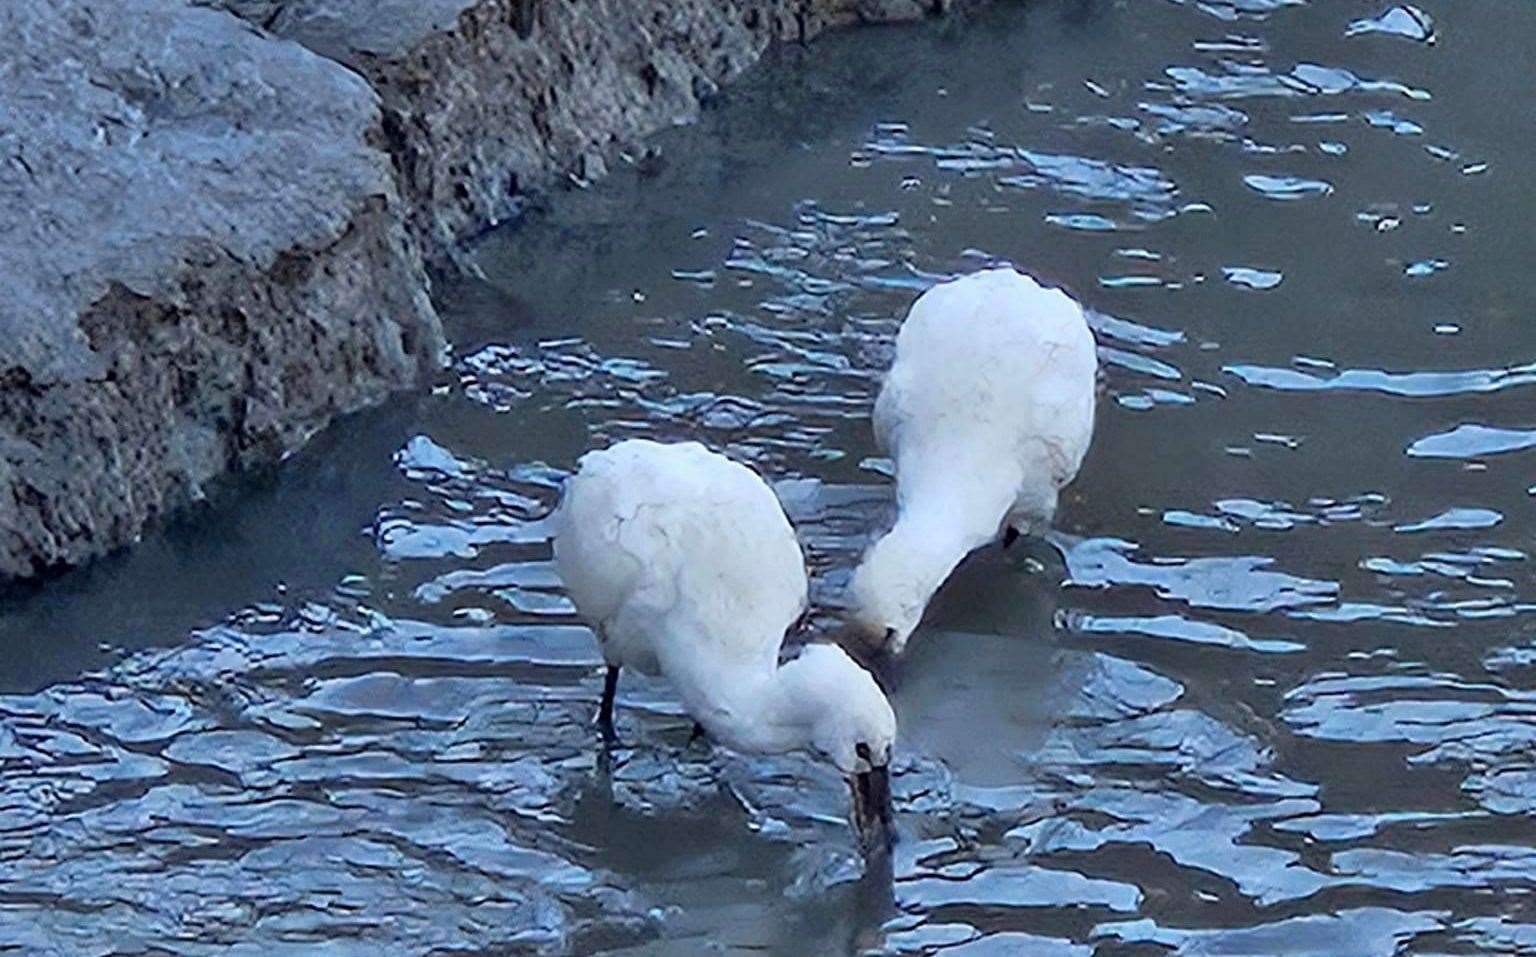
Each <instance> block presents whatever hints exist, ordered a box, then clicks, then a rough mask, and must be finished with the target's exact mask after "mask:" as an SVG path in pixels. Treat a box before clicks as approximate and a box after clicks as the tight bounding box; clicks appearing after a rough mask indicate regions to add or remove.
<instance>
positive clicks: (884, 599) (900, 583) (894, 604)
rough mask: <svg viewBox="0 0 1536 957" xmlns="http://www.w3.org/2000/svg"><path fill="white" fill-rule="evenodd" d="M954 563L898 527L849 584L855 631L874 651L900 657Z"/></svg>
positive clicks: (867, 557)
mask: <svg viewBox="0 0 1536 957" xmlns="http://www.w3.org/2000/svg"><path fill="white" fill-rule="evenodd" d="M960 554H962V555H963V554H964V552H963V551H961V552H960ZM956 560H957V557H955V556H950V555H948V554H947V553H945V552H943V551H941V550H936V549H934V548H932V547H931V543H929V542H926V541H923V540H921V539H918V538H915V537H914V536H912V535H910V534H907V533H906V531H905V530H904V529H902V528H900V527H898V528H897V529H895V530H893V531H892V532H891V534H889V535H887V536H886V537H884V538H882V539H881V540H880V541H878V542H876V543H875V544H874V545H873V546H872V547H871V548H870V549H869V551H868V552H866V553H865V555H864V560H863V561H862V562H860V563H859V567H858V568H856V569H855V570H854V572H853V578H852V579H850V581H849V582H848V610H849V621H850V623H851V624H852V625H853V627H854V630H855V631H857V632H858V633H859V634H860V635H862V636H863V638H864V640H865V641H867V642H869V643H870V644H872V645H873V646H875V647H876V648H878V649H883V650H885V651H886V652H889V653H890V654H893V655H895V654H900V653H901V652H902V650H903V649H904V648H906V646H907V640H908V639H909V638H911V637H912V632H914V631H916V630H917V626H918V624H919V623H920V622H921V621H922V620H923V611H924V610H925V609H926V608H927V607H928V601H929V599H931V598H932V597H933V595H934V592H937V591H938V590H939V586H940V585H942V584H943V583H944V579H945V578H947V577H948V576H949V573H950V571H952V570H953V568H954V565H955V563H956Z"/></svg>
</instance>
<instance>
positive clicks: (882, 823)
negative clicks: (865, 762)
mask: <svg viewBox="0 0 1536 957" xmlns="http://www.w3.org/2000/svg"><path fill="white" fill-rule="evenodd" d="M849 784H850V786H851V788H852V790H853V824H854V827H855V828H856V829H857V830H858V832H859V844H860V845H861V846H862V847H863V848H864V853H866V854H880V853H884V852H886V851H889V850H890V849H891V841H892V837H893V835H892V833H891V770H890V768H889V767H878V768H871V769H870V770H868V771H864V772H862V773H860V774H856V775H854V776H853V779H852V780H851V781H850V782H849Z"/></svg>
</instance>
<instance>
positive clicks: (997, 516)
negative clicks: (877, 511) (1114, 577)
mask: <svg viewBox="0 0 1536 957" xmlns="http://www.w3.org/2000/svg"><path fill="white" fill-rule="evenodd" d="M1097 371H1098V360H1097V356H1096V354H1095V349H1094V340H1093V334H1092V332H1090V331H1089V329H1088V324H1087V321H1086V319H1085V318H1084V316H1083V311H1082V309H1081V308H1080V307H1079V306H1078V304H1077V303H1076V302H1074V301H1073V300H1072V299H1071V298H1070V297H1069V296H1067V295H1066V293H1064V292H1062V291H1061V290H1059V289H1047V288H1045V287H1042V286H1040V285H1039V284H1038V283H1036V282H1035V281H1034V280H1033V279H1031V278H1029V277H1028V276H1024V275H1022V274H1020V273H1018V272H1016V271H1014V270H1012V269H1006V268H1005V269H990V270H986V271H983V272H978V273H973V274H971V275H968V276H963V277H961V278H959V279H956V280H953V281H951V282H946V283H943V284H940V285H938V286H935V287H933V288H932V289H929V290H928V291H927V292H925V293H923V294H922V295H921V296H919V297H918V299H917V301H916V302H915V303H913V305H912V309H911V312H910V313H909V314H908V316H907V320H906V322H904V323H903V324H902V327H901V331H900V332H899V333H898V334H897V337H896V357H895V360H894V362H893V363H892V365H891V369H890V372H889V373H888V374H887V375H886V378H885V382H884V384H883V386H882V388H881V391H880V395H879V398H878V399H877V400H876V402H875V412H874V426H875V436H876V439H877V441H878V442H879V443H880V445H881V447H882V448H884V449H885V450H886V452H887V453H888V454H889V455H890V456H891V458H892V460H893V462H894V464H895V468H896V480H897V505H898V509H899V517H898V520H897V523H896V526H895V527H894V528H893V529H892V530H891V533H890V534H889V535H887V536H886V537H885V538H883V539H882V540H881V541H879V542H877V543H876V545H875V546H874V547H873V548H872V549H871V550H870V552H869V554H868V555H867V556H866V557H865V560H864V562H863V563H862V565H861V566H860V568H859V569H858V571H857V572H856V573H855V576H854V580H853V583H852V589H853V595H852V598H853V605H854V614H855V619H856V621H858V622H859V623H860V624H861V625H862V626H863V627H864V628H865V629H866V630H868V631H872V632H874V634H875V636H876V637H881V636H883V634H884V631H885V629H887V628H889V629H891V630H892V631H893V632H894V634H893V636H892V637H893V639H894V641H895V643H896V650H899V649H900V646H901V645H902V644H904V643H905V641H906V638H907V636H908V635H910V633H911V630H912V628H914V627H916V625H917V621H918V619H919V618H921V616H922V610H923V606H924V605H926V603H927V601H928V599H929V598H931V597H932V595H933V592H934V591H936V590H937V589H938V587H939V585H940V584H942V583H943V580H944V579H945V578H946V577H948V575H949V573H950V571H952V570H953V569H954V566H955V565H956V564H958V563H959V561H960V559H961V558H963V557H964V556H965V554H966V553H967V552H969V551H970V550H972V549H974V548H976V547H977V546H980V545H982V544H985V543H986V542H988V541H990V540H992V539H993V538H995V537H996V536H997V535H998V534H999V533H1000V532H1002V530H1003V529H1004V528H1005V527H1008V526H1012V527H1014V528H1017V529H1018V530H1020V531H1025V532H1027V531H1032V530H1033V531H1038V530H1040V529H1042V528H1043V527H1044V526H1046V525H1048V524H1049V523H1050V521H1051V518H1052V516H1053V515H1054V513H1055V509H1056V498H1057V492H1058V491H1059V490H1060V489H1061V488H1062V487H1063V486H1065V485H1066V484H1067V483H1068V482H1070V481H1071V480H1072V479H1073V478H1074V477H1075V476H1076V475H1077V470H1078V468H1079V466H1080V465H1081V464H1082V461H1083V457H1084V455H1086V454H1087V452H1088V444H1089V441H1090V440H1091V438H1092V436H1093V416H1094V402H1095V379H1096V377H1097Z"/></svg>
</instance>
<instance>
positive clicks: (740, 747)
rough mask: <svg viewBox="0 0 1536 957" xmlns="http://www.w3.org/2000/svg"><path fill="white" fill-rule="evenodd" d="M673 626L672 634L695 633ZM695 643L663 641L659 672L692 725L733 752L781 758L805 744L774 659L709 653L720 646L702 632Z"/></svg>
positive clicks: (790, 696) (790, 692) (683, 626)
mask: <svg viewBox="0 0 1536 957" xmlns="http://www.w3.org/2000/svg"><path fill="white" fill-rule="evenodd" d="M698 627H699V626H698V625H697V624H693V623H689V622H681V621H680V622H674V623H673V625H672V629H671V630H674V631H676V630H679V629H697V628H698ZM699 638H700V639H701V640H698V641H668V642H663V643H662V644H661V647H660V649H659V652H660V657H661V665H662V672H663V673H664V674H666V675H667V677H668V678H669V679H670V681H671V683H672V685H673V687H674V688H675V689H676V690H677V693H678V696H679V697H680V698H682V700H683V704H684V706H685V707H686V708H687V709H688V713H689V714H690V715H692V716H693V718H694V720H696V721H698V722H699V724H701V725H703V727H704V730H705V731H707V732H709V735H710V737H712V738H714V739H715V740H717V741H719V742H720V743H722V744H724V745H725V746H726V747H729V748H731V749H732V750H735V751H743V752H749V753H755V754H780V753H783V752H786V751H793V750H796V749H797V748H802V747H804V746H805V745H806V741H805V740H804V739H805V730H804V728H803V727H802V726H801V723H800V722H799V721H797V720H796V717H795V714H794V712H795V709H796V706H797V702H796V701H795V700H794V693H793V690H792V689H791V688H789V687H788V683H787V682H786V681H785V679H784V673H783V669H781V668H779V667H778V664H777V661H776V660H756V661H752V660H738V659H736V658H733V657H731V656H727V655H720V654H714V653H710V652H709V651H707V650H704V649H709V648H711V647H718V645H717V644H716V643H715V642H714V641H711V639H710V638H709V637H708V636H707V635H704V634H702V633H700V634H699Z"/></svg>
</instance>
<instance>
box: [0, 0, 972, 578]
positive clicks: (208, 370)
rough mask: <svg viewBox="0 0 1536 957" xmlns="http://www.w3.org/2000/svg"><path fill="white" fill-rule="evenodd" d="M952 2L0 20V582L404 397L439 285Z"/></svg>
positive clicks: (380, 7)
mask: <svg viewBox="0 0 1536 957" xmlns="http://www.w3.org/2000/svg"><path fill="white" fill-rule="evenodd" d="M960 2H962V0H564V2H556V0H544V2H540V0H49V2H47V3H39V2H26V3H12V4H3V5H0V29H3V30H4V32H5V35H6V37H7V43H6V44H5V46H4V48H3V49H0V217H3V220H4V223H5V227H4V229H3V231H0V283H3V284H4V286H5V287H6V289H7V290H8V292H9V295H7V296H6V297H5V298H4V300H3V301H0V578H4V577H28V576H32V575H36V574H38V573H40V572H43V571H46V570H48V569H51V568H55V567H60V566H65V565H70V564H76V563H79V562H81V561H84V560H87V559H89V558H91V557H93V556H95V555H99V554H101V553H103V552H105V551H107V550H110V549H112V548H115V547H118V546H121V545H124V544H126V543H129V542H131V541H133V540H134V538H135V537H136V536H138V535H139V534H140V533H141V532H142V530H143V529H144V528H145V526H146V524H147V523H149V522H150V521H152V520H153V519H154V518H155V517H156V516H157V515H161V514H163V513H165V512H166V511H168V510H170V509H173V508H175V507H177V506H179V505H181V504H183V503H186V502H188V501H192V500H196V499H198V498H199V497H201V496H202V495H203V494H204V492H203V490H204V488H205V486H206V485H207V483H209V482H210V480H212V479H214V478H215V477H217V476H219V475H221V474H223V473H225V472H227V471H229V470H232V469H239V468H244V467H249V466H254V465H260V464H263V463H267V462H271V461H275V460H276V459H278V458H280V457H281V456H283V455H284V454H287V453H289V452H291V451H293V450H294V449H296V448H297V447H298V446H300V445H301V444H302V443H303V442H304V441H305V439H306V438H307V437H308V436H309V435H311V434H312V433H313V432H315V431H316V430H317V429H319V428H321V427H323V426H324V425H325V424H326V423H327V422H329V421H330V420H331V419H332V418H333V417H335V416H336V415H338V414H341V413H344V412H347V411H350V410H353V409H357V408H360V407H362V406H365V405H367V404H370V403H373V402H376V401H378V400H380V399H381V398H382V397H384V396H385V395H387V394H388V393H389V392H390V391H392V390H396V389H401V388H408V387H411V386H413V385H415V384H417V383H418V382H420V381H421V380H422V378H423V377H424V376H426V375H428V374H430V372H431V371H432V370H433V369H434V368H435V367H436V366H437V365H438V364H439V363H440V362H441V361H442V358H443V355H444V351H445V345H444V336H443V330H442V325H441V322H440V321H439V318H438V316H437V314H436V312H435V311H434V309H433V306H432V303H431V300H430V298H429V296H428V290H429V280H428V276H429V273H430V272H431V271H433V270H436V269H444V268H452V266H453V264H454V263H455V261H456V259H457V251H458V250H459V249H460V248H462V243H463V242H464V241H465V240H466V239H467V238H469V237H471V236H473V235H475V234H476V233H478V232H480V231H482V230H484V229H486V228H488V227H490V226H492V225H495V224H496V223H497V222H499V221H502V220H504V219H507V218H508V217H510V216H512V215H514V214H515V213H516V211H517V209H518V207H519V204H520V203H522V202H524V201H525V199H526V197H527V196H529V195H531V194H533V193H536V192H539V191H542V190H548V189H549V188H551V187H552V186H555V185H558V184H561V183H564V182H566V181H571V180H574V181H576V182H581V181H586V180H591V179H593V178H595V177H598V176H601V175H602V174H603V173H604V172H605V170H606V169H607V166H608V164H609V163H612V162H614V161H615V159H616V157H619V156H623V155H627V154H628V152H629V151H631V150H632V149H633V148H634V144H635V142H636V140H637V139H638V138H640V137H642V136H644V135H645V134H647V133H650V132H653V131H655V130H657V129H659V128H661V127H664V126H666V125H668V124H671V123H677V122H684V121H686V120H688V119H689V118H691V117H693V116H694V115H696V113H697V111H698V109H699V106H700V103H701V101H702V100H703V99H704V98H706V97H708V96H709V95H710V94H711V93H712V92H713V91H715V90H716V89H717V88H718V87H719V86H720V85H721V84H723V83H725V82H728V81H729V80H730V79H732V78H733V77H735V76H736V75H737V74H739V73H740V72H741V71H742V70H744V69H746V68H747V67H748V66H750V65H751V64H752V63H753V62H755V61H756V60H757V59H758V58H759V57H760V56H761V55H762V53H763V51H764V50H765V49H766V48H767V47H768V45H769V44H771V43H773V42H776V41H783V40H792V41H804V40H808V39H810V38H812V37H813V36H815V35H816V34H817V33H819V32H821V31H823V30H825V29H827V28H828V27H833V26H841V25H845V24H851V23H856V22H861V21H889V20H904V19H916V18H920V17H923V16H928V15H933V14H938V13H943V12H945V11H946V10H947V9H949V8H950V7H951V6H954V5H956V4H958V3H960Z"/></svg>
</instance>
